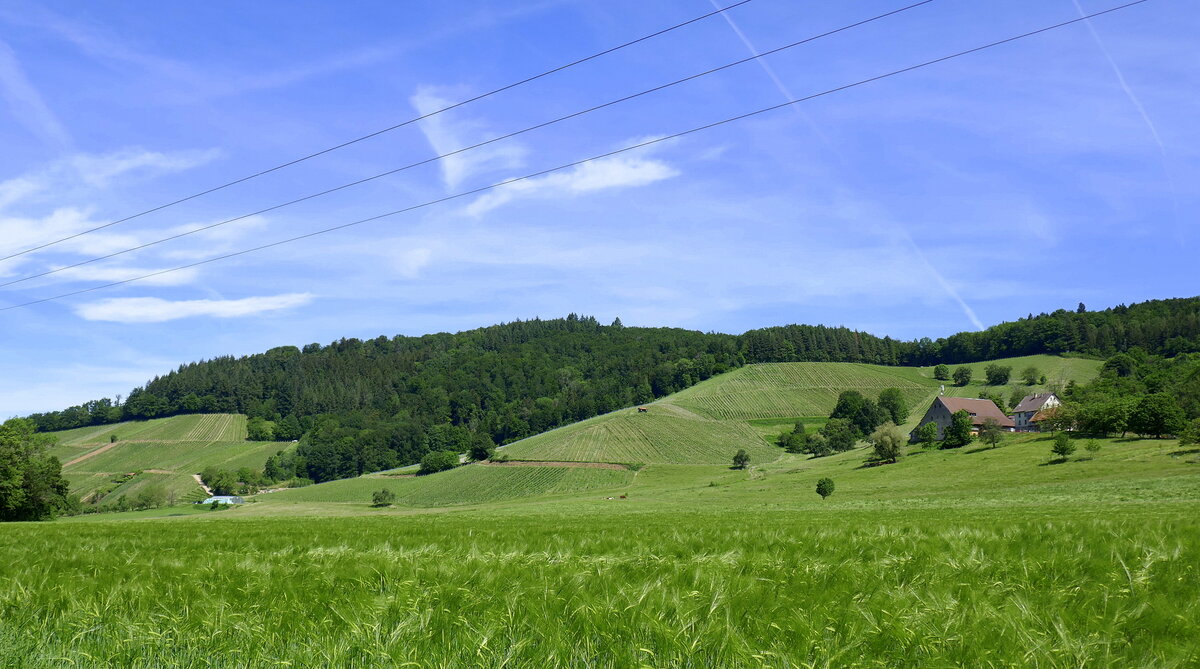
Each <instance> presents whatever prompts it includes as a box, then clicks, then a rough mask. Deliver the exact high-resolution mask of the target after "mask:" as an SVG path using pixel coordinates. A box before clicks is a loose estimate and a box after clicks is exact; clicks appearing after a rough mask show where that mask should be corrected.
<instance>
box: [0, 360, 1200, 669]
mask: <svg viewBox="0 0 1200 669" xmlns="http://www.w3.org/2000/svg"><path fill="white" fill-rule="evenodd" d="M762 367H768V366H762ZM780 367H783V368H782V369H777V370H770V369H759V370H756V371H754V372H752V373H753V374H755V375H756V376H755V377H754V378H757V379H759V381H758V383H759V384H760V385H761V386H764V387H765V388H766V389H767V390H765V391H763V394H765V395H767V396H770V395H771V394H772V390H771V389H772V388H774V389H777V392H779V393H785V394H787V393H792V392H793V391H794V390H796V389H795V388H794V387H789V386H803V384H805V383H807V384H809V385H807V386H804V387H803V388H801V389H800V390H799V391H796V392H797V393H800V394H804V393H807V394H808V395H809V396H813V392H814V391H815V389H816V388H817V387H818V386H817V385H816V384H814V383H812V381H813V380H814V379H819V377H820V374H821V373H823V372H821V370H819V368H818V369H804V368H802V367H801V368H796V367H791V366H780ZM853 367H857V366H847V367H843V366H834V367H833V368H832V369H830V370H826V371H828V373H829V374H831V375H841V376H842V377H843V378H844V377H845V376H846V375H847V374H857V373H859V372H858V371H856V370H854V369H853ZM751 369H753V368H751ZM739 371H743V370H739ZM868 371H869V372H870V371H871V370H870V369H868ZM894 371H896V372H897V374H899V375H901V376H903V377H906V378H909V379H911V380H912V381H913V383H914V384H917V385H920V384H921V383H924V384H925V386H924V387H925V388H927V389H930V392H933V391H935V390H936V386H934V385H933V382H932V380H930V379H927V378H925V377H923V376H922V373H923V372H922V370H915V369H910V370H894ZM1093 371H1094V367H1092V368H1091V371H1089V370H1086V369H1085V370H1084V371H1083V372H1082V373H1092V372H1093ZM872 373H873V372H872ZM734 374H737V372H735V373H734ZM923 378H924V379H925V380H924V381H922V380H921V379H923ZM805 379H808V380H807V381H805ZM716 381H717V382H718V384H713V385H719V384H720V383H730V384H733V383H738V384H742V386H743V387H744V388H746V389H747V390H751V391H753V383H747V382H746V379H744V378H743V379H738V378H736V377H735V378H733V379H724V378H718V379H716ZM858 381H859V382H860V383H862V384H865V383H867V382H868V379H867V378H866V376H865V375H862V376H860V377H859V379H858ZM706 383H709V382H706ZM703 385H704V384H701V386H697V387H696V389H693V390H696V391H697V392H694V393H692V394H691V395H690V396H689V395H688V394H685V393H681V394H680V395H677V396H674V397H669V398H664V399H662V400H660V401H658V402H655V403H653V404H651V405H649V411H648V412H647V413H643V414H639V413H637V412H636V411H634V410H625V411H622V412H615V413H613V414H609V415H607V416H601V417H597V418H595V419H592V420H590V421H584V422H583V423H580V424H578V425H574V426H568V427H565V428H562V429H559V430H555V431H552V432H549V433H546V434H544V435H539V436H538V437H534V438H532V439H528V440H525V441H522V442H517V443H514V444H511V445H509V446H506V447H504V448H503V449H501V452H506V455H508V456H509V457H510V458H513V459H516V460H526V461H527V462H521V463H517V464H508V465H495V464H493V465H486V464H485V465H480V464H474V465H466V466H463V467H460V468H457V469H454V470H451V471H449V472H443V473H439V474H434V475H430V476H423V477H412V476H405V475H403V472H401V471H397V472H384V473H377V474H372V475H368V476H364V477H361V478H358V479H351V480H346V481H335V482H330V483H325V484H320V485H313V486H308V487H305V488H298V489H294V490H286V491H280V492H273V493H266V494H260V495H258V496H256V497H255V498H252V499H251V500H250V502H249V503H248V504H245V505H243V506H240V507H236V508H232V509H227V510H219V511H214V510H210V509H209V508H208V507H199V506H196V505H180V506H174V507H167V508H163V509H156V510H152V511H139V512H130V513H124V514H100V515H94V516H87V517H80V518H68V519H60V520H58V521H54V522H51V523H36V524H10V525H5V526H3V527H2V528H0V555H2V556H4V560H0V666H4V667H30V668H33V667H63V666H72V667H281V666H290V667H317V666H321V667H324V666H338V667H402V666H408V667H446V668H449V667H538V668H539V669H541V668H545V667H706V668H707V667H964V666H969V667H1016V666H1021V667H1026V666H1030V667H1089V668H1090V667H1114V668H1115V667H1194V666H1200V638H1198V637H1197V635H1196V633H1195V627H1196V624H1195V621H1196V620H1197V619H1198V616H1200V450H1198V449H1196V448H1194V447H1181V446H1179V444H1178V442H1176V441H1174V440H1140V439H1103V440H1097V441H1096V442H1095V444H1093V446H1097V447H1098V448H1097V449H1095V450H1093V451H1089V450H1087V449H1085V448H1084V446H1086V445H1087V444H1088V441H1087V440H1084V439H1080V440H1076V443H1077V445H1078V446H1079V449H1078V450H1077V451H1076V453H1075V454H1074V455H1072V456H1071V457H1070V458H1068V459H1067V460H1066V461H1058V460H1054V459H1052V457H1051V454H1050V445H1051V440H1050V439H1049V437H1048V436H1044V435H1009V436H1007V437H1006V438H1005V439H1004V440H1003V441H1002V442H1001V444H1000V446H999V447H997V448H988V447H985V446H983V445H981V444H978V443H973V444H971V445H969V446H967V447H965V448H961V449H954V450H947V451H938V450H932V451H924V450H919V449H916V450H910V452H909V453H908V454H907V455H906V457H904V458H903V459H901V460H900V462H898V463H896V464H889V465H883V466H870V465H868V464H867V462H866V460H867V456H868V453H867V452H866V449H862V448H860V449H856V450H853V451H849V452H846V453H841V454H838V455H835V456H831V457H826V458H816V459H813V458H808V457H806V456H802V455H790V454H785V453H783V452H781V451H780V450H779V449H778V448H776V447H774V446H772V445H770V443H769V440H770V437H771V435H773V434H776V433H777V431H778V430H780V429H785V428H787V427H789V426H790V424H791V423H792V422H793V421H794V420H795V419H796V417H800V416H804V415H805V412H807V411H812V410H813V409H811V408H809V407H808V405H798V406H794V405H791V404H787V403H785V402H782V401H781V403H780V404H779V407H780V408H776V409H772V411H775V412H777V413H778V415H775V416H766V417H762V416H760V415H758V414H757V413H756V412H754V411H751V410H748V409H747V407H751V405H752V402H751V401H749V400H747V404H745V405H742V407H741V408H739V407H738V406H737V405H736V404H729V403H727V404H725V405H722V406H725V407H726V408H725V409H722V411H725V412H726V413H725V414H723V417H722V416H718V415H717V414H718V413H719V412H718V411H717V410H716V409H712V408H711V407H716V406H718V405H717V403H716V400H706V399H704V398H705V395H704V393H701V392H699V390H703V388H702V386H703ZM860 387H863V388H866V387H869V386H866V385H862V386H860ZM697 389H698V390H697ZM834 390H835V389H834V388H830V389H829V392H832V393H833V395H832V396H833V397H834V398H835V399H836V392H833V391H834ZM801 391H803V392H801ZM753 394H754V392H750V393H747V395H753ZM788 396H789V397H799V396H800V395H799V394H789V395H788ZM689 397H690V399H689ZM697 398H699V399H697ZM822 401H824V400H822ZM705 402H708V403H707V404H705ZM704 407H710V409H709V411H710V413H705V412H704V411H701V409H703V408H704ZM921 410H923V407H914V412H919V411H921ZM805 420H806V421H809V422H810V423H811V424H813V425H816V424H819V422H820V419H819V418H806V419H805ZM160 429H161V428H160ZM189 443H190V442H189ZM171 445H172V444H160V446H171ZM126 446H128V447H131V448H133V447H135V444H132V443H130V444H127V445H126ZM174 446H176V447H178V450H179V452H177V453H175V452H169V451H154V452H152V453H146V454H145V455H146V456H147V457H149V456H151V455H153V456H154V457H156V458H160V459H159V460H158V462H162V463H164V464H170V463H171V462H174V463H175V464H174V465H173V466H175V467H176V469H175V470H174V471H176V472H183V471H185V470H186V469H188V468H189V467H191V466H192V464H190V463H195V462H197V461H196V460H189V459H188V458H189V457H190V456H189V455H188V453H187V449H189V448H192V447H190V446H186V445H185V444H183V443H182V442H181V443H179V444H174ZM274 446H278V445H274ZM742 446H752V447H753V450H752V451H751V455H752V457H751V465H750V467H749V468H748V469H746V470H733V469H731V468H730V467H729V466H728V461H729V458H730V457H731V456H732V452H733V451H734V450H736V448H738V447H742ZM259 447H260V445H256V444H254V443H252V442H241V443H237V442H213V443H212V444H211V454H210V456H207V457H218V454H220V453H224V454H223V455H219V457H221V458H227V457H228V458H234V459H233V460H229V461H230V462H233V461H236V458H238V457H242V458H245V459H246V460H245V461H247V462H248V461H250V459H252V458H256V457H259V456H260V455H261V456H262V457H265V451H264V452H263V453H259V452H257V451H255V450H254V449H256V448H259ZM223 448H228V449H229V450H228V451H227V452H226V451H221V449H223ZM239 449H241V450H240V451H239ZM198 450H199V451H201V452H204V451H206V450H207V449H205V448H198ZM748 450H750V449H749V448H748ZM239 452H240V453H241V455H238V453H239ZM136 453H137V451H135V450H126V451H123V452H122V451H121V448H120V447H117V448H113V449H111V451H110V452H109V453H108V454H107V455H106V454H99V455H95V456H93V458H92V459H93V460H96V463H95V464H97V465H100V464H104V463H105V462H106V461H105V460H103V459H101V458H103V457H111V458H118V459H116V460H113V461H111V464H104V468H105V469H109V468H112V467H116V466H117V465H118V464H120V465H121V466H124V465H125V464H127V463H130V462H132V460H129V459H128V458H134V457H135V455H136ZM722 456H723V457H722ZM121 458H124V459H121ZM171 458H176V460H174V461H171V460H170V459H171ZM86 462H87V461H85V463H86ZM589 463H597V464H589ZM599 463H626V464H625V466H621V465H613V464H607V465H603V464H599ZM80 464H83V463H80ZM118 468H119V467H118ZM82 473H83V472H76V474H73V476H75V475H80V474H82ZM144 475H145V474H143V476H144ZM822 477H830V478H832V479H833V480H834V481H835V484H836V490H835V492H834V493H833V495H832V496H831V497H829V498H828V499H822V498H821V497H819V496H818V495H816V494H815V492H814V487H815V483H816V481H817V480H818V479H819V478H822ZM73 480H74V479H73ZM385 488H386V489H388V490H391V491H392V492H394V493H395V494H396V496H397V501H396V504H395V505H393V506H390V507H386V508H376V507H372V506H371V496H372V493H373V492H375V491H378V490H380V489H385Z"/></svg>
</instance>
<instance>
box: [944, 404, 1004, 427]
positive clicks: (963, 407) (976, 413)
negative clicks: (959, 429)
mask: <svg viewBox="0 0 1200 669" xmlns="http://www.w3.org/2000/svg"><path fill="white" fill-rule="evenodd" d="M937 401H939V402H941V403H942V404H943V405H945V407H946V408H947V409H949V410H950V413H955V412H957V411H966V412H967V413H969V414H971V424H972V425H983V421H984V420H986V419H988V418H995V419H996V422H997V423H999V424H1000V427H1016V423H1014V422H1013V419H1011V418H1009V417H1008V416H1005V415H1004V412H1003V411H1001V410H1000V407H998V406H996V403H995V402H993V401H991V400H973V399H969V398H966V397H939V398H938V399H937Z"/></svg>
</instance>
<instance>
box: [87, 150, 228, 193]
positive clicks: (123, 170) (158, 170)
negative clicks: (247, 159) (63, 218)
mask: <svg viewBox="0 0 1200 669" xmlns="http://www.w3.org/2000/svg"><path fill="white" fill-rule="evenodd" d="M220 155H221V152H220V151H219V150H217V149H209V150H206V151H176V152H173V153H161V152H158V151H145V150H143V149H137V148H130V149H122V150H120V151H114V152H112V153H107V154H103V155H96V154H86V153H81V154H77V155H74V156H71V157H70V158H68V159H67V160H66V163H67V164H69V165H70V166H71V167H72V168H73V169H74V170H75V172H76V173H77V174H78V175H79V177H80V179H82V180H83V181H84V182H85V183H86V184H88V185H90V186H104V185H106V184H107V183H109V182H110V181H111V180H112V179H113V178H115V177H118V176H122V175H125V174H127V173H129V172H134V171H137V170H141V171H144V172H146V173H150V174H167V173H170V172H182V171H183V170H188V169H191V168H193V167H197V166H200V165H203V164H205V163H208V162H211V161H213V160H215V159H216V158H217V157H219V156H220Z"/></svg>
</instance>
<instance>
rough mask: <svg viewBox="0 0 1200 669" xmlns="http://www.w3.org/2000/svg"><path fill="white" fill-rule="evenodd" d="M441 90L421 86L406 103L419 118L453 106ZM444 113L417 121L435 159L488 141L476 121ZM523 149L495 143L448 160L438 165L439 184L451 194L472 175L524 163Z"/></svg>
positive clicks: (505, 143) (444, 159)
mask: <svg viewBox="0 0 1200 669" xmlns="http://www.w3.org/2000/svg"><path fill="white" fill-rule="evenodd" d="M439 90H441V89H438V88H433V87H429V86H423V87H421V88H419V89H417V92H416V94H415V95H413V96H412V97H411V98H410V99H409V101H410V102H411V103H412V106H413V107H414V108H416V110H417V113H418V114H421V115H422V116H423V115H425V114H429V113H432V112H435V111H437V110H439V109H444V108H445V107H447V106H449V105H451V104H453V103H454V102H455V100H452V99H449V98H447V97H443V96H442V95H441V94H440V93H439V92H438V91H439ZM453 113H454V112H447V113H444V114H438V115H437V116H433V117H431V118H427V119H425V120H424V121H421V123H420V127H421V132H423V133H424V134H425V139H427V140H428V141H429V145H430V146H432V147H433V150H434V151H436V152H437V154H438V155H442V154H445V153H449V152H451V151H456V150H458V149H461V148H464V147H467V146H471V145H472V144H477V143H479V142H480V141H484V140H486V139H488V137H485V133H484V132H483V131H484V129H485V126H484V124H483V123H481V122H479V121H464V120H455V119H453V118H452V117H451V116H450V114H453ZM525 154H526V150H525V148H524V147H523V146H522V145H520V144H517V143H515V142H512V141H504V142H497V143H496V144H489V145H488V146H484V147H481V148H478V149H473V150H471V151H466V152H464V153H460V154H458V155H455V156H449V157H447V158H443V159H442V160H440V161H439V164H440V165H441V168H442V181H443V182H445V184H446V188H447V189H449V190H454V189H456V188H458V187H459V185H461V184H462V183H463V181H465V180H466V179H467V178H468V177H470V176H471V175H473V174H478V173H481V172H487V171H491V170H499V169H513V168H517V167H520V166H521V165H523V164H524V162H525Z"/></svg>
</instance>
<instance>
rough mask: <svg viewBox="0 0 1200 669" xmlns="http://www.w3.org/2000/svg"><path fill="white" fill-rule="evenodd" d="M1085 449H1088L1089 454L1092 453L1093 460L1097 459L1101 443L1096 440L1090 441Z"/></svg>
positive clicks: (1085, 445)
mask: <svg viewBox="0 0 1200 669" xmlns="http://www.w3.org/2000/svg"><path fill="white" fill-rule="evenodd" d="M1083 447H1084V448H1085V449H1087V452H1088V453H1090V454H1091V455H1092V457H1093V458H1094V457H1096V454H1097V453H1099V452H1100V442H1098V441H1096V440H1095V439H1088V440H1087V443H1086V444H1084V445H1083Z"/></svg>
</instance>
